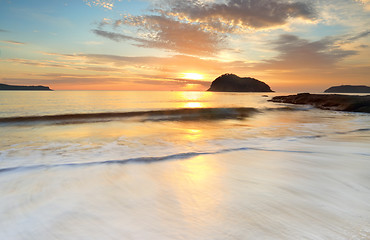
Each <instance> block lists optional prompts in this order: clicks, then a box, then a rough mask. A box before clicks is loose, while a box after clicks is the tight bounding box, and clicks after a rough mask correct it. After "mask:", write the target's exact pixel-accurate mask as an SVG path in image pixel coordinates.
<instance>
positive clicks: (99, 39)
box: [0, 0, 370, 92]
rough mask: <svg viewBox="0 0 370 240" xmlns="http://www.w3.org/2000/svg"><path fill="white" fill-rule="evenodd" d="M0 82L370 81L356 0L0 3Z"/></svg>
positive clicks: (366, 34) (143, 85) (150, 86)
mask: <svg viewBox="0 0 370 240" xmlns="http://www.w3.org/2000/svg"><path fill="white" fill-rule="evenodd" d="M0 4H1V5H2V6H1V10H0V50H1V52H0V57H1V58H0V72H1V75H0V82H1V83H7V84H22V85H39V84H40V85H48V86H50V87H51V88H53V89H55V90H200V91H202V90H206V89H207V88H208V86H209V85H210V82H212V81H213V80H214V79H215V78H216V77H218V76H219V75H221V74H224V73H235V74H237V75H239V76H241V77H254V78H257V79H259V80H262V81H264V82H266V83H267V84H269V85H270V87H271V88H272V89H273V90H275V91H280V92H302V91H310V92H322V91H323V90H325V89H326V88H328V87H330V86H333V85H341V84H353V85H370V79H369V76H370V60H369V57H368V56H370V30H369V28H368V26H369V23H370V7H369V6H370V3H369V1H356V0H336V1H334V0H329V1H324V2H323V1H319V0H313V1H306V0H302V1H298V0H295V1H287V0H269V1H267V0H258V1H257V0H238V1H237V0H218V1H216V0H214V1H213V0H207V1H205V0H203V1H193V0H188V1H180V0H173V1H163V0H151V1H149V0H148V1H127V0H121V1H83V0H81V1H72V0H66V1H48V2H44V1H32V2H29V1H17V2H10V1H9V2H2V3H0Z"/></svg>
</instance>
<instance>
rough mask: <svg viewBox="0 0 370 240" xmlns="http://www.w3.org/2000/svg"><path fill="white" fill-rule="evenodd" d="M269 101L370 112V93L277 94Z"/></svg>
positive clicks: (326, 108) (327, 108) (336, 109)
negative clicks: (357, 94)
mask: <svg viewBox="0 0 370 240" xmlns="http://www.w3.org/2000/svg"><path fill="white" fill-rule="evenodd" d="M269 101H272V102H279V103H292V104H309V105H312V106H314V107H317V108H320V109H325V110H335V111H347V112H365V113H370V95H366V96H355V95H341V94H310V93H299V94H297V95H288V96H276V97H273V98H272V99H271V100H269Z"/></svg>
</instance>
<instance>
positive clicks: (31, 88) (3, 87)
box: [0, 83, 53, 91]
mask: <svg viewBox="0 0 370 240" xmlns="http://www.w3.org/2000/svg"><path fill="white" fill-rule="evenodd" d="M1 90H10V91H53V90H52V89H50V88H49V87H47V86H19V85H8V84H2V83H0V91H1Z"/></svg>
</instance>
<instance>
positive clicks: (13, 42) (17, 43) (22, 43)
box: [0, 40, 26, 45]
mask: <svg viewBox="0 0 370 240" xmlns="http://www.w3.org/2000/svg"><path fill="white" fill-rule="evenodd" d="M0 42H3V43H9V44H14V45H24V44H26V43H24V42H17V41H11V40H8V41H0Z"/></svg>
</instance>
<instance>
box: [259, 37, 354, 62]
mask: <svg viewBox="0 0 370 240" xmlns="http://www.w3.org/2000/svg"><path fill="white" fill-rule="evenodd" d="M337 41H338V40H337V39H335V38H324V39H321V40H319V41H312V42H311V41H308V40H306V39H302V38H300V37H298V36H295V35H290V34H283V35H280V37H279V38H278V39H277V40H275V41H274V42H273V43H272V44H273V46H274V50H276V51H278V52H279V55H278V56H277V57H276V58H274V59H271V60H266V61H265V62H264V63H261V64H260V67H263V68H268V69H297V68H299V69H312V68H328V67H332V65H333V64H335V63H337V62H339V61H340V60H342V59H344V58H345V57H348V56H352V55H356V54H357V52H356V51H353V50H343V49H341V48H340V46H338V45H337V44H336V42H337Z"/></svg>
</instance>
